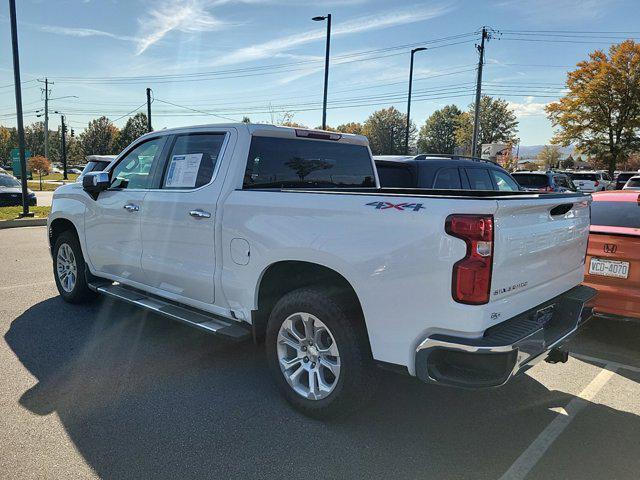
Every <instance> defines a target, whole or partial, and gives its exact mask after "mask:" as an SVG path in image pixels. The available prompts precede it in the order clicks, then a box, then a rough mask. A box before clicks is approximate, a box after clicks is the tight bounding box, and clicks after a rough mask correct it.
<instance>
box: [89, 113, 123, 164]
mask: <svg viewBox="0 0 640 480" xmlns="http://www.w3.org/2000/svg"><path fill="white" fill-rule="evenodd" d="M117 140H118V128H117V127H116V126H115V125H114V124H113V123H111V121H110V120H109V119H108V118H107V117H100V118H96V119H95V120H91V121H90V122H89V125H88V126H87V128H86V129H85V130H84V132H82V133H81V134H80V143H81V144H82V150H83V151H84V153H85V155H111V154H113V153H115V152H116V151H117V149H118V147H117V143H116V142H117Z"/></svg>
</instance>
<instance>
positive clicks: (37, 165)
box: [27, 155, 51, 190]
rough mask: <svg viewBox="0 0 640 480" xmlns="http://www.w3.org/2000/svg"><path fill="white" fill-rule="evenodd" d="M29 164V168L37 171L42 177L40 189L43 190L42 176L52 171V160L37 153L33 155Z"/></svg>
mask: <svg viewBox="0 0 640 480" xmlns="http://www.w3.org/2000/svg"><path fill="white" fill-rule="evenodd" d="M27 165H28V166H29V170H31V171H32V172H34V173H36V174H37V175H38V177H39V178H40V190H42V177H43V176H44V175H49V174H50V173H51V162H50V161H49V159H48V158H47V157H43V156H42V155H37V156H35V157H31V158H30V159H29V161H28V162H27Z"/></svg>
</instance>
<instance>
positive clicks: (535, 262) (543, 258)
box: [491, 195, 591, 302]
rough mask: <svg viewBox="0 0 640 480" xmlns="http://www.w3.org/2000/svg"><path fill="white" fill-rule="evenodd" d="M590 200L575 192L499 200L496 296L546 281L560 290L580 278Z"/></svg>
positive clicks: (495, 298)
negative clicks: (577, 274)
mask: <svg viewBox="0 0 640 480" xmlns="http://www.w3.org/2000/svg"><path fill="white" fill-rule="evenodd" d="M590 202H591V199H590V197H584V196H570V195H566V196H561V195H553V196H545V195H541V196H540V197H538V198H536V199H531V198H529V199H526V200H524V199H523V200H519V199H502V200H498V210H497V211H496V213H495V216H494V217H495V239H494V242H495V244H494V263H493V274H492V282H491V302H494V301H498V300H504V299H506V298H510V297H516V296H519V295H522V294H523V293H524V294H525V295H526V293H525V292H527V291H528V290H531V289H534V288H536V287H541V286H544V289H545V290H548V289H552V290H554V291H555V292H557V294H560V293H563V292H565V291H567V290H569V289H570V288H573V287H575V286H576V285H577V283H579V281H578V282H576V271H577V270H580V271H582V270H583V269H584V258H585V253H586V249H587V241H588V235H589V222H590V214H589V204H590ZM580 278H581V277H580ZM524 298H526V297H524Z"/></svg>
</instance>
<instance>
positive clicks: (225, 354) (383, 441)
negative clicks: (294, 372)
mask: <svg viewBox="0 0 640 480" xmlns="http://www.w3.org/2000/svg"><path fill="white" fill-rule="evenodd" d="M0 251H1V252H2V260H3V261H2V262H0V295H1V298H2V301H1V303H0V333H1V334H2V339H1V341H0V478H3V479H12V478H56V479H59V478H97V477H99V478H109V479H111V478H196V477H197V478H218V479H221V478H225V479H226V478H243V479H247V478H292V479H293V478H308V477H311V478H367V479H374V478H375V479H377V478H385V479H388V478H393V479H404V478H410V479H417V478H470V479H471V478H473V479H485V478H487V479H498V478H513V479H518V478H526V479H545V480H547V479H550V478H563V479H585V478H607V479H611V478H616V479H637V478H638V477H639V473H638V472H640V433H639V432H640V324H635V323H628V322H617V321H605V320H594V321H592V322H591V323H589V324H588V325H587V326H586V327H585V328H584V329H583V331H582V332H581V334H580V335H579V337H577V338H576V339H575V340H574V341H573V343H572V349H573V351H574V353H575V357H574V358H571V359H570V360H569V362H568V363H566V364H560V365H550V364H546V363H542V364H539V365H538V366H536V367H534V368H533V369H531V370H530V371H529V372H528V373H527V374H525V375H522V376H520V377H517V378H515V379H514V380H513V381H512V382H511V383H510V384H509V385H507V386H505V387H502V388H500V389H495V390H484V391H467V390H455V389H448V388H442V387H437V386H429V385H423V384H421V383H419V382H417V381H415V380H414V379H412V378H407V377H402V376H398V375H395V374H392V373H388V372H385V371H382V370H381V371H380V378H381V386H380V390H379V394H378V396H377V398H376V399H375V401H374V402H373V404H372V405H371V406H370V407H369V408H367V409H366V410H363V411H361V412H359V413H358V414H356V415H353V416H351V417H349V418H346V419H342V420H339V421H333V422H328V423H321V422H317V421H313V420H310V419H308V418H306V417H304V416H302V415H300V414H298V413H296V412H295V411H293V410H291V409H290V408H289V407H288V406H287V405H286V404H285V403H284V401H283V400H281V398H280V396H279V395H278V393H277V392H276V390H275V388H274V387H273V386H272V383H271V380H270V379H269V376H268V374H267V367H266V364H265V360H264V351H263V348H262V346H254V345H252V344H245V345H241V346H237V345H234V344H228V343H225V342H223V341H220V340H218V339H216V338H214V337H212V336H210V335H207V334H204V333H201V332H199V331H196V330H193V329H190V328H188V327H185V326H183V325H180V324H178V323H175V322H171V321H169V320H167V319H164V318H161V317H157V316H154V315H151V314H147V313H144V312H140V311H137V310H135V309H132V308H131V307H128V306H125V305H121V304H117V303H114V302H111V301H107V300H99V301H97V302H96V303H93V304H90V305H82V306H73V305H68V304H65V303H64V302H62V300H60V299H59V298H58V296H57V292H56V289H55V285H54V283H53V277H52V273H51V264H50V258H49V253H48V249H47V244H46V231H45V228H44V227H32V228H17V229H9V230H1V231H0Z"/></svg>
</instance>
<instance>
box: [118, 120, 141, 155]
mask: <svg viewBox="0 0 640 480" xmlns="http://www.w3.org/2000/svg"><path fill="white" fill-rule="evenodd" d="M147 127H148V125H147V114H146V113H143V112H138V113H136V114H135V115H134V116H133V117H130V118H129V120H127V123H126V124H125V126H124V128H123V129H122V130H120V134H119V135H118V140H117V142H116V147H117V150H118V152H121V151H122V150H124V149H125V148H127V147H128V146H129V145H130V144H131V142H133V141H134V140H135V139H136V138H138V137H140V136H142V135H144V134H145V133H147ZM114 153H117V152H114Z"/></svg>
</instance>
